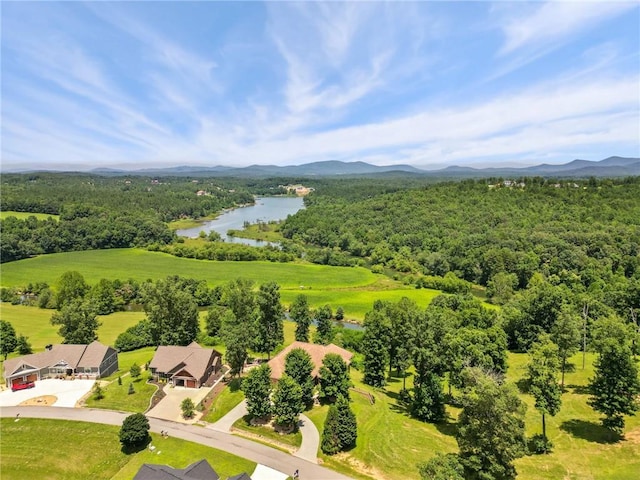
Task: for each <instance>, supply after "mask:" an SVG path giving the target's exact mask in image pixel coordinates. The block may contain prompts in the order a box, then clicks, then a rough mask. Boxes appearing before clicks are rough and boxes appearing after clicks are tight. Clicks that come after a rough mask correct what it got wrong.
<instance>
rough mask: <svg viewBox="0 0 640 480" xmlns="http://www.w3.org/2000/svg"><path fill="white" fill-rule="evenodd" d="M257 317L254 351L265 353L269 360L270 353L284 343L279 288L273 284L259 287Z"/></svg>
mask: <svg viewBox="0 0 640 480" xmlns="http://www.w3.org/2000/svg"><path fill="white" fill-rule="evenodd" d="M257 302H258V315H257V318H256V327H255V331H256V336H255V339H254V345H253V346H254V350H255V351H257V352H260V353H266V354H267V358H270V356H271V352H272V351H273V350H274V349H275V348H276V347H277V346H278V345H279V344H281V343H282V342H284V330H283V325H282V311H283V309H282V304H281V303H280V287H279V286H278V284H277V283H275V282H269V283H265V284H263V285H260V290H259V292H258V298H257Z"/></svg>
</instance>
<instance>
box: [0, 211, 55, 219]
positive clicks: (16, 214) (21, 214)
mask: <svg viewBox="0 0 640 480" xmlns="http://www.w3.org/2000/svg"><path fill="white" fill-rule="evenodd" d="M9 217H15V218H17V219H18V220H26V219H27V218H29V217H36V219H38V220H46V219H47V218H49V217H51V218H53V219H54V220H60V215H52V214H50V213H30V212H14V211H11V210H7V211H6V212H0V220H4V219H5V218H9Z"/></svg>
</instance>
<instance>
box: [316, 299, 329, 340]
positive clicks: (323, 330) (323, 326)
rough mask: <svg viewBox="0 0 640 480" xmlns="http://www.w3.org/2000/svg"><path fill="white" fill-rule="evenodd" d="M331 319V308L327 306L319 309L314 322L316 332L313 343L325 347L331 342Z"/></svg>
mask: <svg viewBox="0 0 640 480" xmlns="http://www.w3.org/2000/svg"><path fill="white" fill-rule="evenodd" d="M332 317H333V313H332V312H331V307H330V306H329V305H325V306H323V307H320V308H319V309H318V310H317V311H316V322H317V324H318V325H317V330H316V337H315V339H314V341H315V343H320V344H322V345H327V344H328V343H331V342H332V341H333V334H334V331H333V321H332V320H331V319H332Z"/></svg>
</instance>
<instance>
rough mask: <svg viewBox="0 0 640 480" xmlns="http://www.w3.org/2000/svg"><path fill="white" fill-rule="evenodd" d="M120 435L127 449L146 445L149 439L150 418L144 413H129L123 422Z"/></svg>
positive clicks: (121, 441)
mask: <svg viewBox="0 0 640 480" xmlns="http://www.w3.org/2000/svg"><path fill="white" fill-rule="evenodd" d="M119 436H120V443H121V444H122V446H123V448H125V449H130V448H132V447H136V446H140V445H144V444H145V443H147V441H148V440H149V420H148V419H147V417H145V416H144V415H143V414H142V413H134V414H133V415H129V416H128V417H127V418H125V419H124V421H123V422H122V427H121V428H120V434H119Z"/></svg>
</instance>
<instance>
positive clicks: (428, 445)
mask: <svg viewBox="0 0 640 480" xmlns="http://www.w3.org/2000/svg"><path fill="white" fill-rule="evenodd" d="M594 359H595V355H593V354H588V355H587V364H586V368H585V370H582V369H581V367H582V355H581V354H578V355H576V356H574V357H573V359H572V361H573V363H574V364H575V365H576V367H577V369H576V370H575V371H573V372H570V373H568V374H567V375H566V381H565V383H566V385H567V391H566V392H565V393H564V394H563V397H562V401H563V404H562V408H561V410H560V412H559V413H558V415H556V416H555V417H549V416H547V434H548V436H549V438H550V439H551V440H552V441H553V443H554V445H555V448H554V451H553V452H552V453H551V454H549V455H533V456H527V457H524V458H521V459H519V460H517V461H516V462H515V464H516V467H517V470H518V473H519V475H518V478H519V479H524V480H528V479H531V480H533V479H557V478H576V479H577V478H580V479H582V478H585V479H611V480H614V479H616V480H617V479H622V480H626V479H628V480H632V479H637V478H638V474H637V472H639V471H640V418H639V417H637V416H636V417H626V439H625V440H623V441H620V442H617V443H609V438H610V437H609V434H608V432H607V431H606V430H605V429H603V428H602V427H601V426H600V423H599V415H598V414H597V413H596V412H594V411H593V410H592V409H591V407H589V406H588V405H587V400H588V397H589V396H588V394H587V392H586V388H585V387H586V385H587V383H588V379H589V378H590V377H591V376H592V375H593V360H594ZM526 363H527V356H526V355H525V354H512V353H510V354H509V365H510V367H509V373H508V379H509V381H518V380H520V379H521V378H522V376H523V375H524V373H525V370H524V366H525V365H526ZM352 380H353V381H354V384H355V386H356V387H357V388H359V389H362V390H365V391H367V392H370V393H371V394H372V395H373V396H374V397H375V403H374V404H373V405H372V404H370V403H369V401H368V399H367V398H366V397H365V396H363V395H360V394H358V393H355V392H352V393H351V398H352V408H353V410H354V412H355V413H356V417H357V420H358V442H357V446H356V447H355V448H354V449H353V450H351V451H350V452H347V453H342V454H339V455H336V456H334V457H327V456H325V455H322V454H320V457H321V458H322V459H323V461H325V463H326V464H327V466H329V467H330V468H334V469H336V470H339V469H342V470H340V471H344V473H350V472H349V470H350V469H357V470H359V471H360V472H364V473H368V474H369V475H370V476H371V477H373V478H384V479H389V480H391V479H395V478H409V479H418V478H419V475H418V470H417V468H416V464H417V463H418V462H422V461H426V460H428V459H429V458H431V457H432V456H433V455H435V454H436V453H439V452H442V453H447V452H456V451H457V450H458V448H457V443H456V441H455V431H456V423H455V422H456V418H457V415H458V413H459V410H458V409H454V408H452V407H450V406H448V407H447V412H448V414H449V421H448V422H447V423H444V424H441V425H431V424H426V423H422V422H419V421H417V420H414V419H412V418H410V417H409V416H408V415H407V414H406V412H405V410H404V408H403V407H402V406H400V405H398V403H397V400H396V398H397V393H398V391H399V390H400V388H402V381H401V380H400V379H397V378H393V379H392V380H391V381H390V383H389V384H388V385H387V386H386V388H385V389H372V388H371V387H368V386H366V385H364V384H363V383H362V374H361V373H360V372H358V371H354V370H352ZM411 383H412V382H411V379H410V378H409V379H408V381H407V386H408V387H410V386H411ZM521 398H522V399H523V400H524V401H525V402H526V403H527V405H528V410H527V415H526V427H527V435H528V436H532V435H534V434H536V433H540V432H541V417H540V414H539V413H538V411H537V410H536V409H535V408H534V400H533V397H531V396H530V395H526V394H521ZM327 410H328V408H327V407H326V406H324V407H320V408H314V409H313V410H312V411H310V412H306V415H307V416H308V417H309V418H310V419H311V420H312V421H313V422H314V424H315V425H316V426H317V427H318V429H319V431H320V432H322V428H323V424H324V419H325V418H326V414H327ZM351 474H352V475H353V473H352V472H351Z"/></svg>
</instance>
